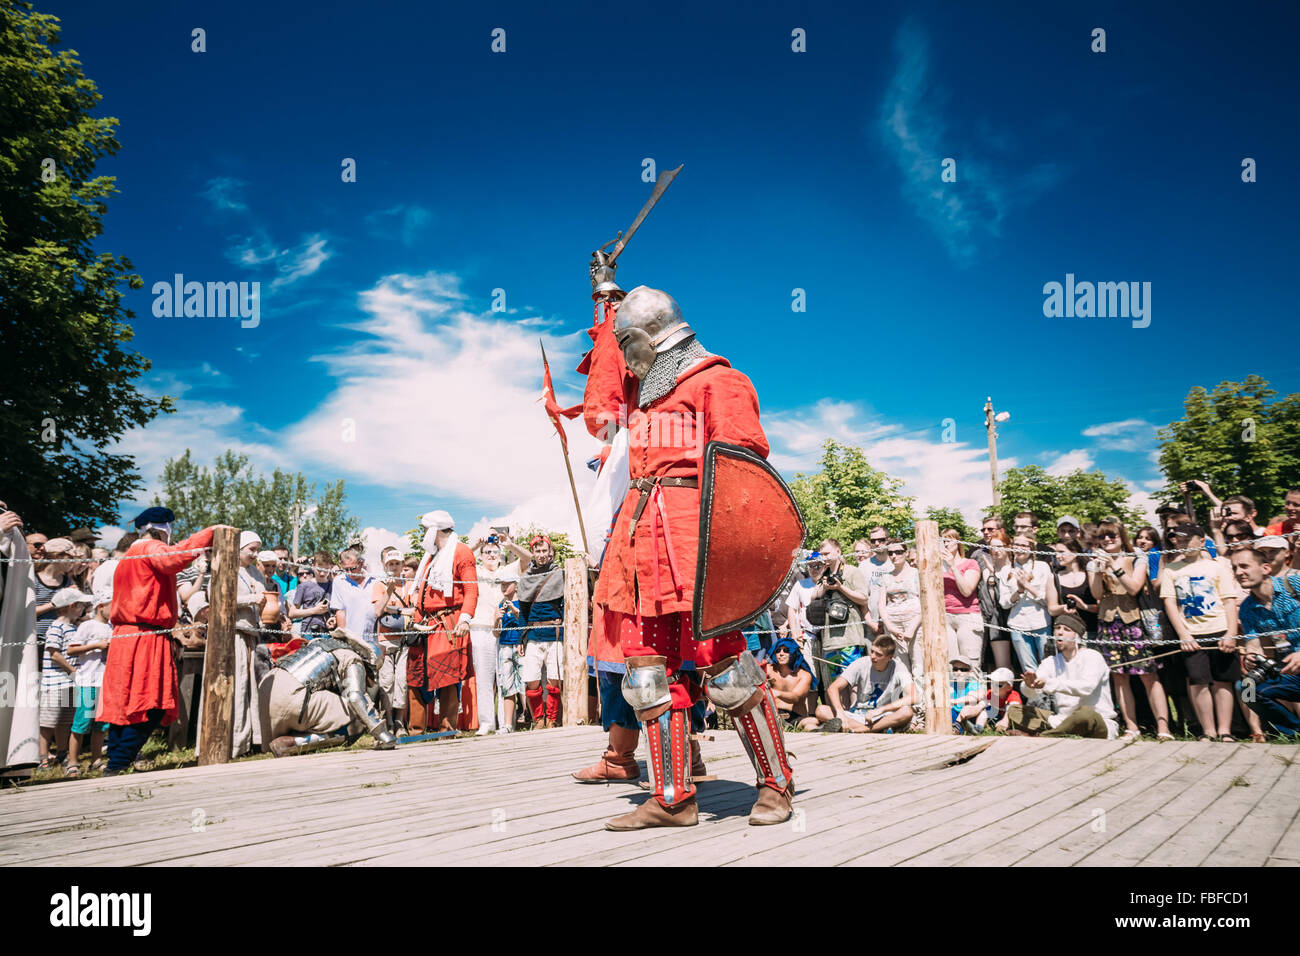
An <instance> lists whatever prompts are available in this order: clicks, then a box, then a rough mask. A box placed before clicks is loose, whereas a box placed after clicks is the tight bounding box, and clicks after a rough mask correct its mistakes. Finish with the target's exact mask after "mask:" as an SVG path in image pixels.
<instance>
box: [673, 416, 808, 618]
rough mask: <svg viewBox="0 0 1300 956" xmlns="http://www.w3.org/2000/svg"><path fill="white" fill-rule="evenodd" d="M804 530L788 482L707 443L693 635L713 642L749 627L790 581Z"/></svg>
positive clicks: (758, 462) (745, 452)
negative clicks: (718, 637) (711, 639)
mask: <svg viewBox="0 0 1300 956" xmlns="http://www.w3.org/2000/svg"><path fill="white" fill-rule="evenodd" d="M805 534H806V529H805V526H804V522H803V518H802V517H801V516H800V514H799V506H798V505H796V504H795V501H794V496H793V495H791V494H790V489H789V487H787V485H786V483H785V481H783V480H782V478H781V476H780V475H779V474H777V473H776V471H775V470H774V469H773V468H772V466H771V465H769V464H768V463H767V461H766V460H764V459H763V458H762V457H760V456H759V455H757V454H755V453H754V452H752V451H750V450H749V449H748V448H742V447H740V446H739V445H729V444H726V443H724V442H709V443H708V444H707V445H706V446H705V448H704V468H703V471H702V473H701V477H700V546H699V556H698V559H697V561H696V565H695V603H694V606H693V608H692V614H691V630H692V632H693V636H694V638H695V639H696V640H697V641H704V640H708V639H710V638H712V637H716V636H718V635H719V634H725V633H727V632H728V631H735V630H737V629H739V628H742V627H744V626H745V625H746V624H748V623H750V622H751V621H752V620H754V618H756V617H758V615H759V614H761V613H762V612H763V610H764V609H765V608H766V607H767V606H768V605H769V604H770V603H771V602H772V599H773V598H775V597H776V595H777V594H778V592H780V590H781V588H782V586H783V585H784V584H785V582H786V579H787V578H788V576H789V574H790V571H791V569H792V568H793V566H794V561H795V557H796V555H797V553H798V550H799V547H800V546H801V545H802V544H803V539H804V535H805Z"/></svg>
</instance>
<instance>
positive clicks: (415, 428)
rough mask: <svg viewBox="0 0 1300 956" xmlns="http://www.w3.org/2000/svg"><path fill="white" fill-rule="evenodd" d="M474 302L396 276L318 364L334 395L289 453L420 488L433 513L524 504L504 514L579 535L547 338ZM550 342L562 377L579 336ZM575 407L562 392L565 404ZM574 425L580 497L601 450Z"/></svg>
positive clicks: (368, 294)
mask: <svg viewBox="0 0 1300 956" xmlns="http://www.w3.org/2000/svg"><path fill="white" fill-rule="evenodd" d="M464 303H465V296H464V295H463V293H461V291H460V289H459V284H458V281H457V280H456V278H455V277H454V276H448V275H442V274H438V273H428V274H426V275H422V276H409V275H394V276H387V277H385V278H384V279H382V280H380V281H379V283H377V284H376V285H375V287H374V288H372V289H369V290H367V291H365V292H363V293H362V294H361V296H360V306H361V311H362V314H363V315H362V318H361V319H360V320H359V321H358V322H356V323H353V324H352V325H351V326H350V327H351V328H352V329H354V330H356V331H358V332H361V333H364V334H363V336H361V337H360V338H359V340H358V341H356V342H355V343H354V344H352V345H349V346H347V347H345V348H343V349H341V350H339V351H336V352H332V353H329V354H324V355H319V356H316V357H315V359H314V360H315V361H317V362H319V363H321V364H322V365H323V366H324V368H325V370H326V372H327V374H329V375H330V376H332V377H333V378H334V379H335V380H336V381H337V386H336V388H335V389H334V391H333V392H332V393H330V394H329V395H328V396H327V397H325V398H324V399H323V400H322V401H321V402H320V403H319V404H318V406H317V408H316V409H315V410H314V411H313V412H312V413H311V414H310V415H308V416H307V417H306V418H305V419H303V420H302V421H300V422H298V423H296V424H295V425H293V426H291V427H290V428H289V429H288V430H287V432H286V433H285V435H284V436H283V438H284V444H285V452H286V454H287V455H288V457H289V458H290V459H291V460H294V461H299V462H311V463H316V464H317V465H318V466H319V467H320V468H321V469H323V470H328V472H329V473H331V474H342V475H344V476H346V477H348V478H350V479H359V480H362V481H366V482H371V483H374V484H379V485H387V486H390V487H401V488H404V489H408V490H409V489H418V490H420V491H422V492H423V493H424V494H425V495H427V497H428V501H429V505H428V507H429V508H434V507H438V506H439V502H440V501H443V500H447V499H451V500H458V501H494V502H500V503H502V505H503V506H504V507H508V508H513V510H512V511H511V513H510V514H507V515H505V516H504V517H505V518H507V519H511V520H510V521H509V523H511V524H512V526H515V525H517V524H519V523H521V522H524V521H535V522H540V523H545V524H548V525H550V526H552V527H556V528H557V530H570V529H572V532H573V534H574V537H575V540H576V536H577V526H576V518H575V517H574V514H573V502H572V497H571V495H570V494H569V492H568V478H567V477H566V473H565V468H564V462H563V460H562V458H561V455H560V449H559V447H558V440H557V438H556V435H555V431H554V429H553V428H552V427H551V424H550V422H549V421H548V420H547V418H546V413H545V411H544V410H543V408H542V406H541V404H540V403H539V402H538V400H537V399H538V397H539V396H540V394H541V352H540V349H539V348H538V342H537V333H536V331H535V330H531V329H530V330H525V329H524V328H522V327H521V326H520V324H519V323H517V322H515V321H502V320H501V319H499V318H496V317H494V316H493V313H491V312H484V313H474V312H472V311H470V310H468V309H465V308H464ZM581 334H582V333H578V335H581ZM545 338H546V346H547V353H548V355H549V356H550V359H551V368H552V373H553V375H555V377H556V378H557V379H559V378H560V373H561V372H562V371H563V370H564V369H565V368H566V367H571V366H572V364H574V362H575V360H576V356H575V355H574V354H573V352H572V351H571V346H570V344H569V343H570V342H573V343H574V344H576V342H577V337H576V336H573V337H563V338H555V337H549V336H547V337H545ZM584 341H585V337H584ZM557 388H560V384H559V383H558V382H557ZM561 391H562V389H561ZM399 396H400V406H399V404H398V398H399ZM578 398H579V396H577V395H576V394H572V393H570V394H568V395H565V394H561V395H560V396H559V400H560V403H561V404H562V405H566V404H573V403H574V402H576V401H577V400H578ZM567 424H568V426H569V427H568V428H567V433H568V436H569V445H570V449H571V454H572V458H573V461H574V462H577V463H578V465H577V466H576V467H575V468H574V477H575V480H576V481H577V482H578V487H579V495H580V496H582V495H584V494H585V489H586V488H589V487H590V486H591V484H592V483H593V482H594V476H593V475H591V473H590V472H588V471H587V470H586V469H585V468H582V467H581V462H582V461H584V460H585V459H586V458H587V457H589V456H590V455H591V454H594V453H595V452H596V451H597V450H598V448H599V444H598V442H597V441H596V440H595V439H594V438H592V437H591V436H590V435H588V434H587V431H586V429H585V428H584V427H583V426H582V424H581V420H578V421H576V422H569V423H567ZM348 439H351V440H348ZM539 489H559V491H558V492H555V493H551V492H549V491H548V492H545V493H539ZM566 500H567V501H568V504H567V507H566V506H565V504H564V502H565V501H566ZM515 515H518V516H519V518H518V520H514V516H515ZM455 517H456V518H457V520H458V522H461V523H463V522H465V521H466V520H467V516H465V515H455Z"/></svg>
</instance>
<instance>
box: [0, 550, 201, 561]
mask: <svg viewBox="0 0 1300 956" xmlns="http://www.w3.org/2000/svg"><path fill="white" fill-rule="evenodd" d="M211 550H212V549H211V548H183V549H182V550H180V551H171V550H168V551H164V552H162V553H157V552H155V553H153V554H124V555H122V556H121V557H120V558H105V559H103V560H102V561H100V564H105V563H107V562H109V561H140V560H146V561H147V560H158V559H160V558H165V557H170V556H172V555H176V554H202V553H203V552H205V551H211ZM95 560H96V559H95V558H80V557H64V558H31V557H28V558H6V557H0V564H89V563H90V562H92V561H95Z"/></svg>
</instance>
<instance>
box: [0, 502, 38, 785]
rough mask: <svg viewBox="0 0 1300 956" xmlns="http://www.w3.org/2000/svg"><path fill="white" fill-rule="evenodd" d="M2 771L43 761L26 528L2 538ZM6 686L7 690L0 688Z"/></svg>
mask: <svg viewBox="0 0 1300 956" xmlns="http://www.w3.org/2000/svg"><path fill="white" fill-rule="evenodd" d="M0 557H3V558H4V559H6V560H7V561H8V562H11V563H9V564H5V563H4V562H0V576H2V577H3V585H0V682H3V684H7V686H8V687H9V688H10V693H9V694H7V695H0V697H3V698H7V699H0V758H3V759H0V768H9V767H21V766H26V765H29V764H30V765H33V766H34V765H35V764H36V763H37V762H38V761H39V760H40V753H39V740H40V714H39V710H40V698H41V654H40V651H39V650H38V649H37V645H36V571H35V565H34V564H33V563H32V558H31V553H30V552H29V551H28V550H27V541H26V540H25V539H24V538H23V534H22V527H21V526H19V527H17V528H11V529H10V530H9V531H6V532H4V533H2V534H0ZM0 686H3V685H0Z"/></svg>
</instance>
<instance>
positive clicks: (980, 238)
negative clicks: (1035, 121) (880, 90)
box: [879, 21, 1061, 265]
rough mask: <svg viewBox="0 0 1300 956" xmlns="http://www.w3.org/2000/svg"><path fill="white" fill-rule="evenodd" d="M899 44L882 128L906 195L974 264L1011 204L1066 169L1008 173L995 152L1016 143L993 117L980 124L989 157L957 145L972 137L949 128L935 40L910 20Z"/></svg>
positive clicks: (955, 252)
mask: <svg viewBox="0 0 1300 956" xmlns="http://www.w3.org/2000/svg"><path fill="white" fill-rule="evenodd" d="M894 48H895V51H896V53H897V55H898V68H897V70H896V71H895V73H894V76H893V78H892V80H891V81H890V84H889V87H888V89H887V90H886V92H885V97H884V100H883V102H882V103H881V109H880V118H879V124H880V126H879V128H880V132H881V134H882V135H883V137H884V140H885V143H886V145H887V146H888V147H889V148H890V149H891V150H892V152H893V156H894V160H895V162H896V163H897V164H898V167H899V169H900V171H901V172H902V173H903V177H904V190H903V191H904V195H905V196H906V197H907V199H908V201H909V202H910V203H911V204H912V206H913V208H914V209H915V210H916V213H917V215H918V216H919V217H920V218H921V219H922V220H923V221H924V222H926V223H927V224H928V225H929V226H930V228H931V229H933V230H934V232H935V233H936V234H937V235H938V236H939V238H940V239H941V240H942V242H943V243H944V245H945V247H946V248H947V249H948V253H949V255H951V256H952V258H953V259H954V260H955V261H956V262H957V263H959V264H963V265H964V264H969V263H970V262H971V261H972V260H973V259H974V257H975V255H976V253H977V252H978V251H979V248H980V246H981V245H982V244H984V243H986V242H987V241H988V240H989V239H995V238H997V237H998V236H999V235H1001V231H1002V230H1001V227H1002V220H1003V218H1004V216H1005V215H1006V212H1007V210H1008V209H1009V208H1010V207H1011V206H1012V205H1013V204H1015V203H1023V202H1027V201H1029V200H1031V199H1032V198H1034V197H1036V196H1037V195H1039V194H1041V193H1042V192H1044V191H1045V190H1047V189H1049V188H1051V187H1052V186H1054V185H1055V184H1056V183H1057V182H1059V181H1060V179H1061V172H1060V171H1059V170H1058V168H1057V167H1056V166H1054V165H1052V164H1042V165H1040V166H1037V167H1035V168H1033V169H1031V170H1028V171H1025V172H1016V173H1010V172H1008V171H1004V170H1003V169H1002V168H1001V165H1002V164H1001V163H998V164H997V165H998V168H996V169H995V168H994V166H995V164H994V161H993V159H992V157H991V155H988V154H991V153H994V152H997V151H999V150H1001V151H1004V152H1007V153H1011V152H1012V151H1013V149H1014V144H1013V143H1012V142H1011V140H1010V137H1008V136H1007V135H1006V134H1004V133H999V132H997V131H996V130H994V129H993V128H992V127H991V125H990V124H989V123H988V122H987V120H979V121H977V123H976V124H975V125H976V126H977V131H978V132H979V133H980V138H981V139H982V140H983V141H984V143H985V144H986V149H985V155H982V156H981V155H979V154H978V153H977V154H976V155H971V151H970V150H969V149H968V150H965V151H959V150H958V149H957V148H956V147H957V146H958V145H959V143H960V142H963V141H968V139H969V137H967V136H965V135H961V134H954V133H953V132H951V131H950V129H949V125H950V124H949V122H948V119H947V117H946V116H945V115H944V107H945V105H946V101H947V97H946V95H945V92H944V91H943V90H942V89H941V88H939V87H938V86H937V85H936V83H935V82H934V80H933V78H932V76H931V69H930V43H929V38H928V37H927V36H926V34H925V32H924V31H923V30H922V29H921V28H920V27H919V26H917V25H916V24H915V23H914V22H910V21H909V22H906V23H904V24H903V25H902V26H901V27H900V28H899V31H898V34H897V35H896V36H895V39H894ZM981 123H982V127H980V124H981ZM959 153H960V155H959ZM949 158H952V159H955V160H956V161H957V165H956V169H955V171H956V176H957V182H955V183H945V182H944V181H943V179H942V175H943V163H944V161H945V160H946V159H949ZM958 184H960V185H959V187H958ZM1011 184H1014V185H1011Z"/></svg>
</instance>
